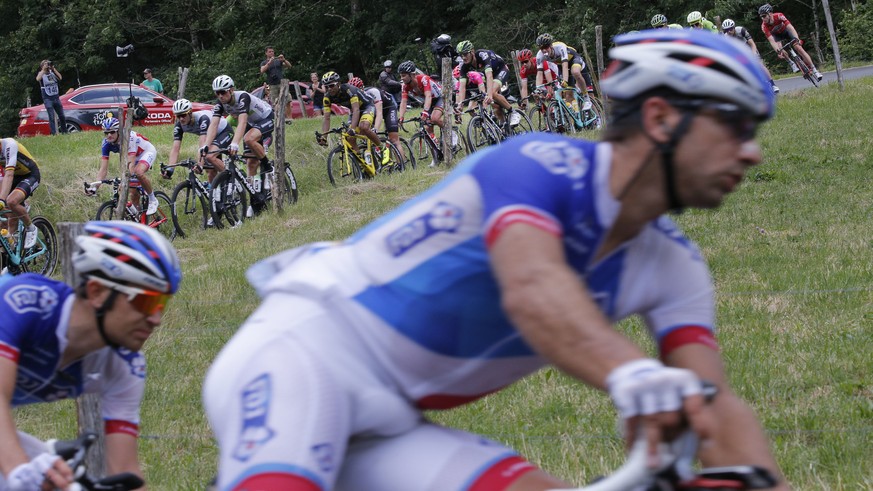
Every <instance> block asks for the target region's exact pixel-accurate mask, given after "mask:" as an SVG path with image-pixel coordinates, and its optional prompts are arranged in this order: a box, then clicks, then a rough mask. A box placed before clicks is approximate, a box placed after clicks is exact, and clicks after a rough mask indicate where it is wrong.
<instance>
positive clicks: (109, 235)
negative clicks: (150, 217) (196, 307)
mask: <svg viewBox="0 0 873 491" xmlns="http://www.w3.org/2000/svg"><path fill="white" fill-rule="evenodd" d="M76 244H77V245H78V246H79V248H80V251H79V252H77V253H76V255H75V256H74V257H73V268H74V269H75V271H76V273H78V274H79V275H81V276H82V277H83V278H88V277H91V276H96V277H98V278H100V279H102V280H104V281H109V282H111V283H117V284H120V285H125V286H133V287H137V288H142V289H145V290H151V291H157V292H160V293H176V290H178V289H179V283H181V281H182V269H181V266H180V265H179V256H178V255H177V254H176V249H175V248H174V247H173V245H172V244H170V241H168V240H167V238H166V237H164V236H163V235H161V233H160V232H158V231H157V230H155V229H153V228H151V227H148V226H146V225H143V224H141V223H134V222H127V221H120V220H115V221H94V222H88V223H87V224H85V233H84V234H82V235H80V236H78V237H76Z"/></svg>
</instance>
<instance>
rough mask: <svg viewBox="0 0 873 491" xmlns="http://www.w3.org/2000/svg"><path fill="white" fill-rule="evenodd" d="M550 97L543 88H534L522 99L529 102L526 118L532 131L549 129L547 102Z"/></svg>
mask: <svg viewBox="0 0 873 491" xmlns="http://www.w3.org/2000/svg"><path fill="white" fill-rule="evenodd" d="M551 100H552V97H551V96H550V95H549V94H547V92H546V91H545V90H544V89H536V90H534V91H533V93H532V94H531V95H529V96H527V97H526V98H524V101H528V102H530V106H531V107H530V109H528V110H527V116H528V119H530V123H531V126H532V127H533V129H534V131H549V116H548V114H549V102H550V101H551Z"/></svg>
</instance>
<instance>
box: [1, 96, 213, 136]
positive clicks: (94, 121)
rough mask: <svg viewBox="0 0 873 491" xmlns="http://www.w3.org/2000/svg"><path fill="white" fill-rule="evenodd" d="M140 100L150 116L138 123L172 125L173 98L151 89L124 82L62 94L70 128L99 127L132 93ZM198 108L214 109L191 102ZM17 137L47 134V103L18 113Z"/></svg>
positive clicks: (84, 129)
mask: <svg viewBox="0 0 873 491" xmlns="http://www.w3.org/2000/svg"><path fill="white" fill-rule="evenodd" d="M131 94H132V95H133V96H134V97H139V100H140V101H142V103H143V104H144V105H145V107H146V109H147V110H148V116H147V117H146V119H143V120H141V121H134V122H133V124H134V125H135V126H145V125H148V126H151V125H156V124H170V123H172V122H173V121H174V120H173V102H175V101H174V100H173V99H170V98H169V97H167V96H165V95H162V94H158V93H157V92H154V91H152V90H150V89H146V88H144V87H139V86H137V85H133V86H131V85H129V84H122V83H113V84H99V85H84V86H82V87H79V88H78V89H75V90H73V91H71V92H68V93H66V94H64V95H62V96H61V104H62V105H63V106H64V116H65V117H66V120H67V131H70V132H73V131H88V130H99V129H100V124H101V123H103V120H105V119H106V118H107V115H108V114H109V113H112V115H113V116H115V117H119V118H121V117H123V115H119V114H118V106H124V105H125V104H126V103H127V98H128V97H130V95H131ZM192 105H193V106H194V110H195V111H200V110H203V109H212V105H210V104H201V103H198V102H195V103H192ZM18 116H19V119H20V122H19V124H18V136H35V135H48V134H49V133H50V131H49V124H48V116H47V114H46V111H45V105H43V104H40V105H38V106H32V107H26V108H24V109H22V110H21V112H19V113H18Z"/></svg>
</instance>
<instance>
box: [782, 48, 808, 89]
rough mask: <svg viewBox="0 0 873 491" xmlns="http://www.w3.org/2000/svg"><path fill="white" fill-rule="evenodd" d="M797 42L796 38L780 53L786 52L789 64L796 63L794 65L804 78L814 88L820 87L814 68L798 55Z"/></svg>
mask: <svg viewBox="0 0 873 491" xmlns="http://www.w3.org/2000/svg"><path fill="white" fill-rule="evenodd" d="M797 42H798V41H797V38H794V39H792V40H791V41H788V42H787V43H785V45H784V46H782V48H780V50H779V51H782V52H785V55H786V57H787V58H788V62H789V63H794V65H796V66H797V68H798V69H799V70H800V73H801V74H802V75H803V78H805V79H807V80H808V81H809V83H811V84H812V85H813V86H815V87H818V77H816V76H815V72H814V71H813V70H812V67H810V66H809V65H807V64H806V62H805V61H803V57H802V56H800V55H798V54H797V51H795V50H794V45H795V44H797Z"/></svg>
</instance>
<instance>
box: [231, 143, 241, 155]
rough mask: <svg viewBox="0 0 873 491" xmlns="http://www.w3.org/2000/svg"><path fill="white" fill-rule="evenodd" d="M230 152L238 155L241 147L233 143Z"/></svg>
mask: <svg viewBox="0 0 873 491" xmlns="http://www.w3.org/2000/svg"><path fill="white" fill-rule="evenodd" d="M230 151H231V152H233V153H238V152H239V145H237V144H236V143H231V144H230Z"/></svg>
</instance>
